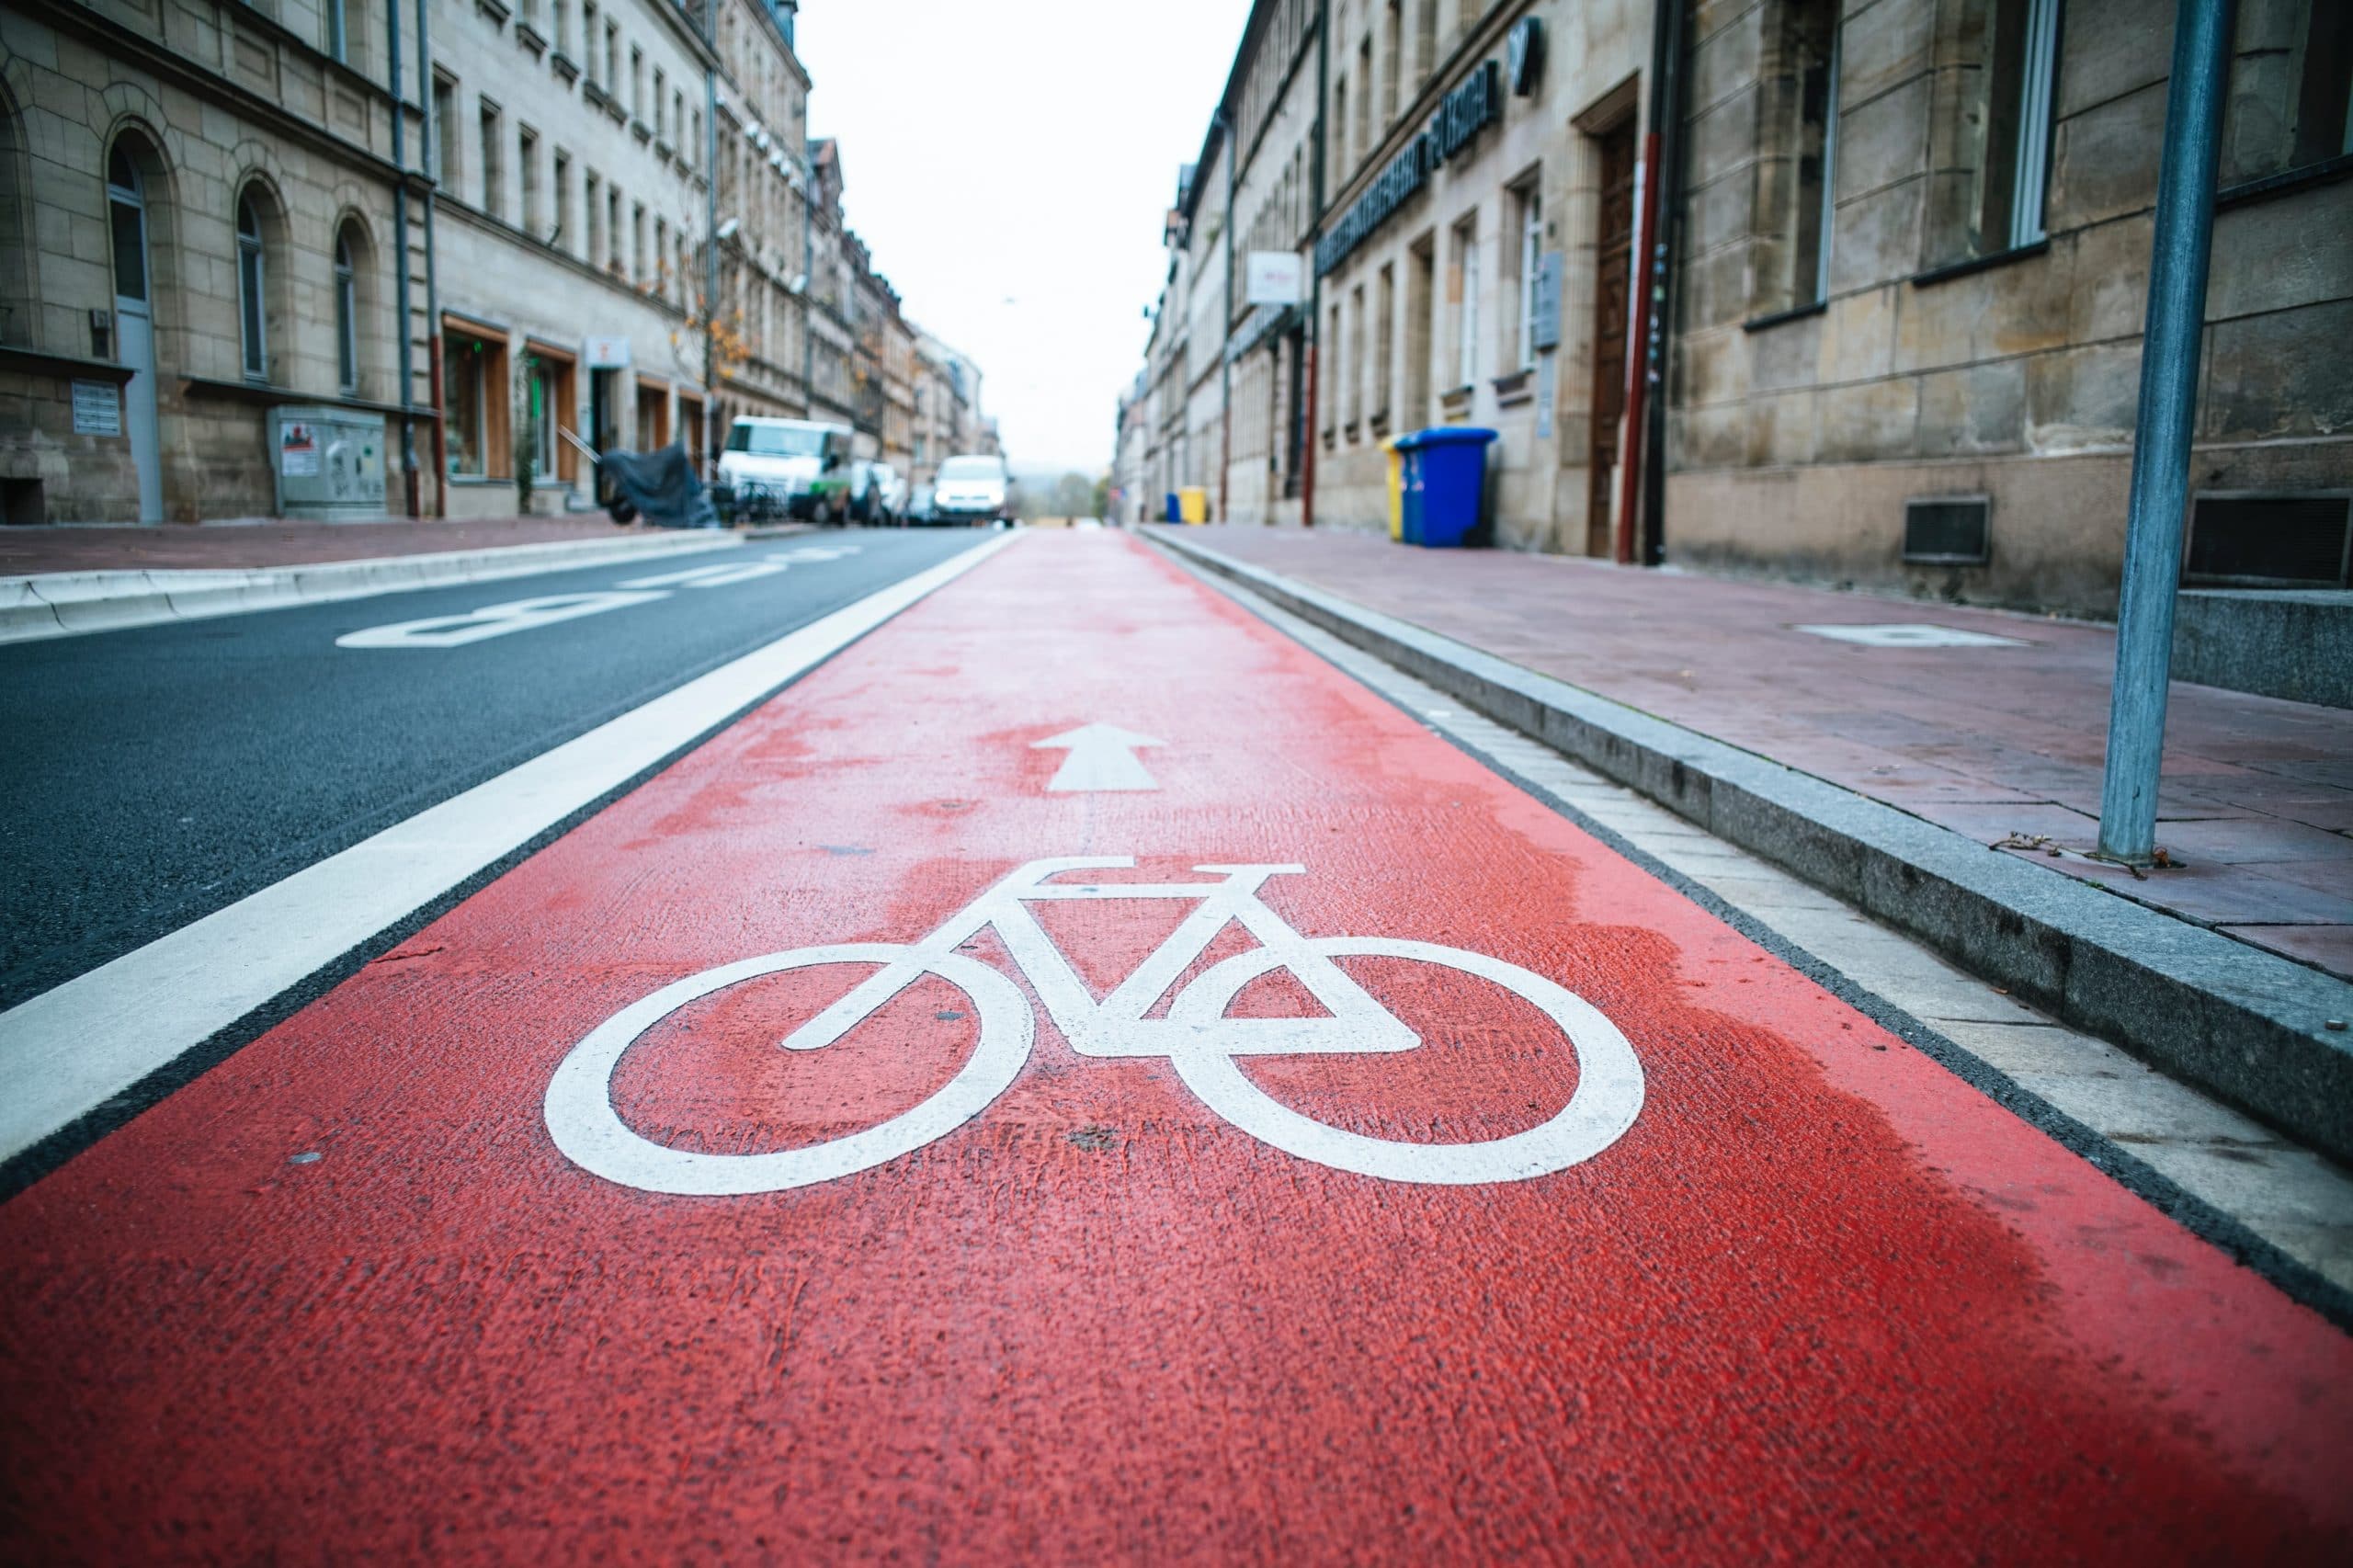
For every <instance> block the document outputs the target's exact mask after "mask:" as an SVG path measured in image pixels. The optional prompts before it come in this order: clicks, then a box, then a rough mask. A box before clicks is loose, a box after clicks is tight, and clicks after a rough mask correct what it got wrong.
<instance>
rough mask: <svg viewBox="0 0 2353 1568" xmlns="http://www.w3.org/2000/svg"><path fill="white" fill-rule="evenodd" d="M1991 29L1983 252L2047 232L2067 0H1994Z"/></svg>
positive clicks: (1982, 176) (1978, 231)
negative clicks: (2055, 79)
mask: <svg viewBox="0 0 2353 1568" xmlns="http://www.w3.org/2000/svg"><path fill="white" fill-rule="evenodd" d="M1988 20H1989V21H1990V23H1991V24H1992V25H1991V26H1989V27H1988V28H1986V30H1985V73H1984V74H1985V111H1986V112H1985V160H1984V165H1982V166H1981V167H1980V169H1979V171H1978V192H1979V201H1978V207H1977V213H1976V220H1977V221H1976V223H1975V224H1974V225H1973V228H1974V234H1975V238H1976V242H1977V251H1978V254H1980V255H1990V254H1992V253H1994V252H1995V251H1999V250H2003V249H2016V248H2017V247H2018V246H2020V245H2030V244H2036V243H2038V242H2039V241H2040V240H2041V239H2042V238H2043V236H2044V231H2043V227H2042V211H2043V197H2044V194H2045V190H2046V187H2048V184H2049V176H2050V169H2051V90H2052V74H2053V70H2054V67H2055V65H2056V63H2057V61H2058V54H2059V0H1994V5H1993V7H1992V12H1991V15H1990V16H1989V17H1988Z"/></svg>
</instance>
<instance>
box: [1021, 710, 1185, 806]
mask: <svg viewBox="0 0 2353 1568" xmlns="http://www.w3.org/2000/svg"><path fill="white" fill-rule="evenodd" d="M1159 744H1162V743H1160V742H1158V741H1155V740H1154V739H1153V738H1152V737H1151V736H1150V735H1139V734H1137V733H1135V732H1134V731H1132V730H1122V729H1120V727H1119V726H1118V725H1116V724H1083V725H1081V726H1079V727H1078V728H1077V729H1075V730H1069V731H1065V732H1064V733H1062V734H1059V735H1056V736H1054V737H1053V738H1052V739H1051V740H1044V741H1032V742H1030V743H1029V745H1030V749H1032V750H1037V749H1040V748H1041V747H1048V746H1051V747H1053V748H1055V749H1058V750H1063V751H1067V752H1069V753H1070V755H1069V756H1066V757H1064V758H1063V765H1062V766H1061V767H1058V768H1056V769H1054V777H1053V778H1052V780H1051V782H1050V783H1048V784H1047V786H1046V788H1047V789H1048V790H1090V791H1102V790H1157V789H1159V788H1160V785H1159V783H1158V781H1157V780H1155V779H1154V778H1153V776H1152V775H1151V774H1149V773H1147V772H1145V771H1144V766H1143V764H1142V762H1141V761H1139V760H1137V757H1136V752H1135V748H1136V747H1138V746H1156V745H1159Z"/></svg>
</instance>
